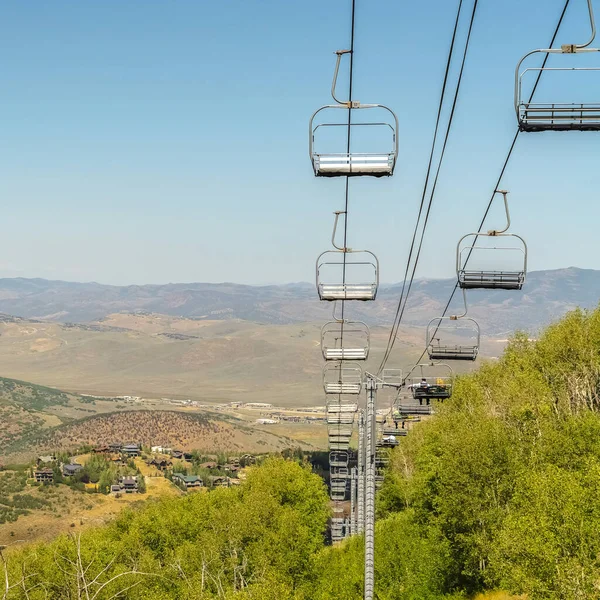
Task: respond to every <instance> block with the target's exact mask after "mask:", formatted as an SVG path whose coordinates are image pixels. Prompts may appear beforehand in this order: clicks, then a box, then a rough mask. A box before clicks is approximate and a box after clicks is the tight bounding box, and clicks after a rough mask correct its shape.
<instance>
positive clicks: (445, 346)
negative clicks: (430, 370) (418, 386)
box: [427, 317, 481, 360]
mask: <svg viewBox="0 0 600 600" xmlns="http://www.w3.org/2000/svg"><path fill="white" fill-rule="evenodd" d="M453 321H455V320H453V319H452V317H437V318H435V319H431V321H430V322H429V324H428V325H427V354H428V355H429V358H430V359H431V360H476V359H477V354H478V353H479V345H480V340H481V331H480V329H479V325H478V324H477V321H475V320H474V319H471V318H463V319H461V321H462V322H463V323H468V324H469V326H470V328H471V329H472V335H473V336H474V337H471V338H470V340H469V341H468V342H465V343H454V344H453V343H451V342H449V341H444V339H443V338H442V337H439V335H440V330H442V333H448V328H447V326H446V325H445V324H446V323H452V322H453ZM444 330H445V331H444Z"/></svg>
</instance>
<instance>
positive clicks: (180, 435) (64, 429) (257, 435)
mask: <svg viewBox="0 0 600 600" xmlns="http://www.w3.org/2000/svg"><path fill="white" fill-rule="evenodd" d="M110 443H120V444H126V443H138V444H142V445H144V446H154V445H159V446H168V447H171V448H177V449H180V450H188V451H191V450H202V451H219V452H238V451H246V452H270V451H276V450H281V449H283V448H286V447H297V446H299V445H303V444H302V443H301V442H299V441H298V440H293V439H291V438H287V437H283V436H279V435H275V434H272V433H269V432H265V431H260V432H259V431H257V430H255V429H253V428H252V427H249V426H247V425H245V424H244V423H243V422H242V421H239V422H237V421H236V422H235V423H233V422H226V421H221V420H216V419H213V418H209V417H207V416H205V415H192V414H184V413H180V412H171V411H150V410H142V411H127V412H120V413H111V414H107V415H98V416H94V417H89V418H87V419H83V420H81V421H77V422H76V423H73V424H70V425H63V426H61V427H58V428H56V429H55V430H53V431H52V432H50V433H48V434H46V435H45V436H43V437H42V438H40V439H39V440H38V441H37V442H36V443H35V444H32V446H31V447H30V448H29V452H30V453H43V452H46V451H55V450H73V449H76V448H78V447H80V446H82V445H84V444H90V445H98V444H99V445H104V444H110ZM306 447H308V446H307V445H306Z"/></svg>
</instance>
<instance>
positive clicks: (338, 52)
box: [331, 50, 360, 108]
mask: <svg viewBox="0 0 600 600" xmlns="http://www.w3.org/2000/svg"><path fill="white" fill-rule="evenodd" d="M335 54H336V55H337V60H336V61H335V69H334V71H333V81H332V82H331V97H332V98H333V99H334V100H335V102H337V103H338V104H340V105H341V106H343V107H344V108H358V107H359V106H360V102H353V101H352V99H351V98H350V99H349V100H338V99H337V98H336V95H335V88H336V86H337V78H338V73H339V70H340V62H341V61H342V56H344V54H352V50H336V51H335ZM355 105H356V106H355Z"/></svg>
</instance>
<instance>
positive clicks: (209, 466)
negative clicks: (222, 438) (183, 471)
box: [198, 461, 219, 470]
mask: <svg viewBox="0 0 600 600" xmlns="http://www.w3.org/2000/svg"><path fill="white" fill-rule="evenodd" d="M198 466H199V467H200V468H201V469H209V470H212V469H217V468H218V467H219V464H218V463H216V462H214V461H209V462H203V463H201V464H200V465H198Z"/></svg>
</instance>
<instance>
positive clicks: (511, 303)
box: [0, 267, 600, 335]
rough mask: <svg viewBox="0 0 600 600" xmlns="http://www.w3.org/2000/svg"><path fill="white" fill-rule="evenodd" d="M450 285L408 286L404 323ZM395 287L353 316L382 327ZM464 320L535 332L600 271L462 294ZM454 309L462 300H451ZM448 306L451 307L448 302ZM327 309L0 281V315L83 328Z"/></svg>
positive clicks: (272, 295) (591, 286)
mask: <svg viewBox="0 0 600 600" xmlns="http://www.w3.org/2000/svg"><path fill="white" fill-rule="evenodd" d="M454 284H455V280H454V279H445V280H432V279H420V280H415V282H414V283H413V287H412V290H411V296H410V301H409V303H408V307H407V311H406V313H405V318H404V322H405V323H406V324H407V325H423V324H424V323H426V322H427V321H428V320H429V319H431V318H432V317H434V316H436V315H437V314H439V312H440V311H441V310H442V309H443V307H444V306H445V304H446V302H447V300H448V298H449V295H450V293H451V292H452V289H453V288H454ZM400 290H401V285H399V284H394V285H382V286H381V290H380V293H379V296H378V299H377V301H376V302H374V303H352V306H351V309H350V311H351V312H350V314H351V316H352V317H353V318H359V319H364V320H367V321H368V322H369V323H372V324H378V325H388V324H390V323H391V321H392V319H393V316H394V314H395V312H396V306H397V302H398V298H399V295H400ZM468 299H469V314H470V315H472V316H474V317H475V318H477V319H478V320H481V321H483V322H485V330H486V333H488V334H492V335H502V334H503V333H508V332H511V331H513V330H514V329H516V328H524V329H528V330H535V329H537V328H539V327H540V326H543V325H545V324H547V323H548V322H550V321H552V320H554V319H556V318H558V317H560V316H562V315H563V314H564V313H565V312H567V311H568V310H571V309H573V308H575V307H577V306H580V307H584V308H591V307H594V306H596V305H597V304H598V302H599V300H600V271H596V270H591V269H578V268H574V267H571V268H567V269H558V270H552V271H534V272H531V273H529V274H528V279H527V282H526V285H525V287H524V289H523V291H522V292H506V291H490V292H487V291H473V292H469V293H468ZM455 302H456V307H455V308H456V310H459V309H460V305H461V302H462V298H461V296H460V294H457V295H456V299H455ZM453 307H454V304H453ZM331 308H332V306H331V305H330V304H326V303H320V302H319V301H318V300H317V297H316V293H315V289H314V286H313V285H311V284H308V283H298V284H286V285H269V286H249V285H237V284H233V283H222V284H212V283H170V284H165V285H130V286H112V285H102V284H99V283H71V282H65V281H49V280H46V279H23V278H14V279H13V278H11V279H0V311H1V312H3V313H5V314H7V315H17V316H20V317H25V318H28V319H40V320H51V321H59V322H72V323H86V322H90V321H98V320H102V319H103V318H104V317H106V316H107V315H109V314H113V313H118V312H151V313H161V314H166V315H171V316H180V317H188V318H194V319H206V320H227V319H243V320H247V321H254V322H257V323H268V324H288V323H301V322H321V321H324V320H327V319H328V318H329V317H330V316H331Z"/></svg>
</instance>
